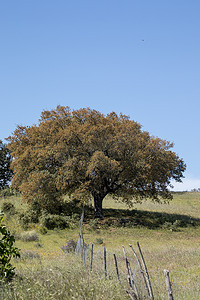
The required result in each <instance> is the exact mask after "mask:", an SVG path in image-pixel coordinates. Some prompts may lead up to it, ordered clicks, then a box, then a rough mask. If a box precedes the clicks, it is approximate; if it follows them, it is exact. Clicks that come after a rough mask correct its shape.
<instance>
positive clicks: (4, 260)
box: [0, 214, 20, 280]
mask: <svg viewBox="0 0 200 300" xmlns="http://www.w3.org/2000/svg"><path fill="white" fill-rule="evenodd" d="M3 219H4V217H3V215H2V214H1V215H0V279H1V280H2V279H6V280H10V279H12V277H13V276H14V275H15V272H14V269H15V268H14V267H13V266H12V265H11V262H10V261H11V258H12V257H20V253H19V249H17V248H16V247H14V242H15V238H14V236H13V235H11V234H10V232H9V230H7V228H6V226H5V225H3V224H2V221H3Z"/></svg>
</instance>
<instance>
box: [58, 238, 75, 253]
mask: <svg viewBox="0 0 200 300" xmlns="http://www.w3.org/2000/svg"><path fill="white" fill-rule="evenodd" d="M76 245H77V242H75V241H73V240H70V241H69V242H68V243H67V245H65V246H62V247H61V249H62V250H63V252H65V253H69V252H75V250H76Z"/></svg>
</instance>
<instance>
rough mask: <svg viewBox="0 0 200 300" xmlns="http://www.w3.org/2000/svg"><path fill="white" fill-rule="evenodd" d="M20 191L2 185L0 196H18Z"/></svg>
mask: <svg viewBox="0 0 200 300" xmlns="http://www.w3.org/2000/svg"><path fill="white" fill-rule="evenodd" d="M19 195H20V192H18V191H17V190H15V189H12V188H11V187H8V186H6V187H4V188H3V189H0V197H3V198H7V197H11V196H19Z"/></svg>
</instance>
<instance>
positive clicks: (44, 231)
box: [39, 225, 48, 234]
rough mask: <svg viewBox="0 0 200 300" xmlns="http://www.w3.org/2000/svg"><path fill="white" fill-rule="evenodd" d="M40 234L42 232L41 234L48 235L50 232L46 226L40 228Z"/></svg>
mask: <svg viewBox="0 0 200 300" xmlns="http://www.w3.org/2000/svg"><path fill="white" fill-rule="evenodd" d="M39 232H40V233H41V234H46V233H47V232H48V230H47V228H46V227H45V226H43V225H40V227H39Z"/></svg>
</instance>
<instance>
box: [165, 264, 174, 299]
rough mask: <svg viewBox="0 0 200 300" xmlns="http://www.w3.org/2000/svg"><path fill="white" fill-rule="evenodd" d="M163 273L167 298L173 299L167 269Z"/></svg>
mask: <svg viewBox="0 0 200 300" xmlns="http://www.w3.org/2000/svg"><path fill="white" fill-rule="evenodd" d="M164 275H165V283H166V287H167V292H168V299H169V300H173V299H174V298H173V293H172V287H171V283H170V280H169V271H168V270H164Z"/></svg>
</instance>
